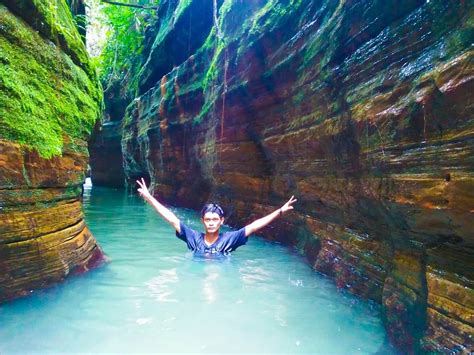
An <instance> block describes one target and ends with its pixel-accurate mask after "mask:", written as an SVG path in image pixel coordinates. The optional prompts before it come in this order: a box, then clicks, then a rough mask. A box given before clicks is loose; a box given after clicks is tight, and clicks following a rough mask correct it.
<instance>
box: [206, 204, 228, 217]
mask: <svg viewBox="0 0 474 355" xmlns="http://www.w3.org/2000/svg"><path fill="white" fill-rule="evenodd" d="M207 212H212V213H217V214H218V215H219V217H221V218H222V217H224V210H223V209H222V207H221V206H219V205H218V204H217V203H208V204H207V205H204V207H203V208H202V210H201V217H204V215H205V214H206V213H207Z"/></svg>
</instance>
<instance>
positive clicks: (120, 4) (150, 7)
mask: <svg viewBox="0 0 474 355" xmlns="http://www.w3.org/2000/svg"><path fill="white" fill-rule="evenodd" d="M102 2H105V3H107V4H111V5H119V6H127V7H135V8H138V9H144V10H158V6H143V5H135V4H126V3H123V2H116V1H109V0H102Z"/></svg>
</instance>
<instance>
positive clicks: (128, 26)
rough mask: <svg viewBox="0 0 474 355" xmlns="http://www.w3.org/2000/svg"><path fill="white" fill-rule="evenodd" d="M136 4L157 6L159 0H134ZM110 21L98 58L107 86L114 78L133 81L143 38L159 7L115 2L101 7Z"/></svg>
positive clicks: (106, 18)
mask: <svg viewBox="0 0 474 355" xmlns="http://www.w3.org/2000/svg"><path fill="white" fill-rule="evenodd" d="M128 3H133V4H136V5H143V6H157V5H158V3H159V0H136V1H134V2H132V1H130V2H128ZM100 9H101V11H102V13H103V15H104V19H105V21H106V26H107V33H106V37H107V40H106V43H105V46H104V48H103V50H102V52H101V54H100V55H99V57H98V58H96V61H97V66H98V69H99V75H100V78H101V81H102V82H103V83H104V85H105V86H107V84H108V83H111V82H112V81H114V80H124V79H125V81H127V82H133V81H135V80H136V77H137V75H136V74H137V72H138V69H139V68H138V65H137V61H139V60H141V57H140V54H141V53H142V51H143V39H144V34H145V28H146V24H147V22H148V21H149V20H150V19H152V18H154V16H155V11H154V10H150V9H139V8H131V7H126V6H118V5H112V4H103V5H102V6H101V7H100Z"/></svg>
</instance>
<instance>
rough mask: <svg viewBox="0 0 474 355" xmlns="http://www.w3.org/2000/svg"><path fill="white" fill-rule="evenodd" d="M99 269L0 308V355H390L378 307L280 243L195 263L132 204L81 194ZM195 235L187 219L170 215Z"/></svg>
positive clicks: (119, 197) (190, 215) (147, 212)
mask: <svg viewBox="0 0 474 355" xmlns="http://www.w3.org/2000/svg"><path fill="white" fill-rule="evenodd" d="M84 208H85V214H86V221H87V223H88V225H89V227H90V229H91V230H92V232H93V234H94V235H95V237H96V238H97V240H98V241H99V243H100V245H101V246H102V248H103V249H104V251H105V252H106V254H107V255H108V256H109V257H110V259H111V262H110V263H108V264H107V265H106V266H104V267H101V268H99V269H96V270H93V271H91V272H89V273H87V274H85V275H81V276H75V277H70V278H69V279H68V280H67V281H66V282H65V283H63V284H61V285H58V286H55V287H52V288H49V289H47V290H43V291H36V292H34V293H33V294H32V295H31V296H30V297H28V298H25V299H21V300H17V301H15V302H12V303H10V304H7V305H3V306H1V307H0V354H13V353H21V354H28V353H42V354H43V353H58V352H66V353H74V352H76V353H80V352H87V353H105V352H112V353H120V354H123V353H139V352H154V353H157V352H194V353H195V352H205V353H210V352H215V353H230V352H234V353H235V352H238V353H250V352H252V353H255V352H267V353H317V354H374V353H388V352H391V351H390V350H389V347H388V346H387V345H386V342H385V332H384V329H383V326H382V322H381V319H380V310H379V307H378V306H377V305H375V304H372V303H368V302H366V301H362V300H359V299H357V298H356V297H354V296H352V295H348V294H346V293H341V292H339V291H338V290H337V289H336V288H335V286H334V284H333V283H332V282H331V281H330V280H328V279H327V278H325V277H324V276H322V275H319V274H317V273H315V272H314V271H313V270H312V269H311V268H310V267H309V266H308V265H307V264H306V263H305V261H304V259H303V258H302V257H301V256H300V255H298V254H297V253H296V252H294V251H293V250H290V249H288V248H286V247H284V246H282V245H280V244H277V243H271V242H268V241H265V240H263V239H261V238H259V237H251V238H250V240H249V242H248V243H247V245H245V246H243V247H241V248H239V249H238V250H236V251H235V252H234V253H233V254H232V255H231V256H230V257H226V258H221V259H204V258H198V257H194V256H193V254H192V253H190V252H188V251H187V249H186V244H185V243H184V242H182V241H181V240H179V239H178V238H176V237H175V235H174V232H173V230H172V228H171V227H170V226H169V225H168V224H166V223H165V222H163V221H162V220H161V219H160V218H159V217H158V215H157V214H156V213H155V212H154V210H153V209H152V208H151V207H150V206H148V205H145V204H144V203H143V202H142V201H141V199H140V198H138V197H137V196H128V195H127V194H126V193H124V192H121V191H115V190H111V189H102V188H93V189H92V190H89V189H86V191H85V196H84ZM173 210H174V212H175V213H176V214H177V215H178V216H179V217H180V218H181V219H182V220H183V221H184V222H185V223H187V224H188V225H189V226H190V227H192V228H195V229H200V224H199V220H198V216H197V214H196V213H195V212H193V211H190V210H185V209H173Z"/></svg>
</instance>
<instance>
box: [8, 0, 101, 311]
mask: <svg viewBox="0 0 474 355" xmlns="http://www.w3.org/2000/svg"><path fill="white" fill-rule="evenodd" d="M3 3H4V4H6V6H5V5H3V4H2V5H0V302H2V301H5V300H9V299H12V298H15V297H18V296H22V295H26V294H28V293H29V292H31V291H32V290H34V289H37V288H41V287H46V286H49V285H51V284H53V283H55V282H58V281H61V280H63V279H64V278H65V277H66V276H68V275H70V274H71V273H77V272H84V271H86V270H88V269H89V268H91V267H94V266H96V265H98V264H99V263H100V262H102V261H103V259H104V257H103V254H102V251H101V249H100V248H99V246H98V245H97V244H96V241H95V239H94V238H93V236H92V235H91V233H90V232H89V230H88V228H87V226H86V225H85V223H84V218H83V212H82V206H81V192H82V190H81V187H82V183H83V181H84V175H85V174H84V172H85V170H86V167H87V162H88V152H87V143H86V139H87V137H88V135H89V133H90V131H91V129H92V127H93V125H94V122H95V120H96V119H97V118H98V117H99V112H100V109H99V107H100V106H99V104H100V101H101V89H100V86H99V83H98V80H97V78H96V75H95V71H94V69H93V68H92V67H91V65H90V63H89V60H88V57H87V54H86V52H85V47H84V44H83V43H82V41H81V38H80V36H79V33H78V32H77V30H76V28H75V25H74V23H73V20H72V17H71V14H70V12H69V8H68V7H67V5H66V3H65V2H63V1H57V2H51V1H43V2H42V1H22V2H18V1H4V2H3Z"/></svg>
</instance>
